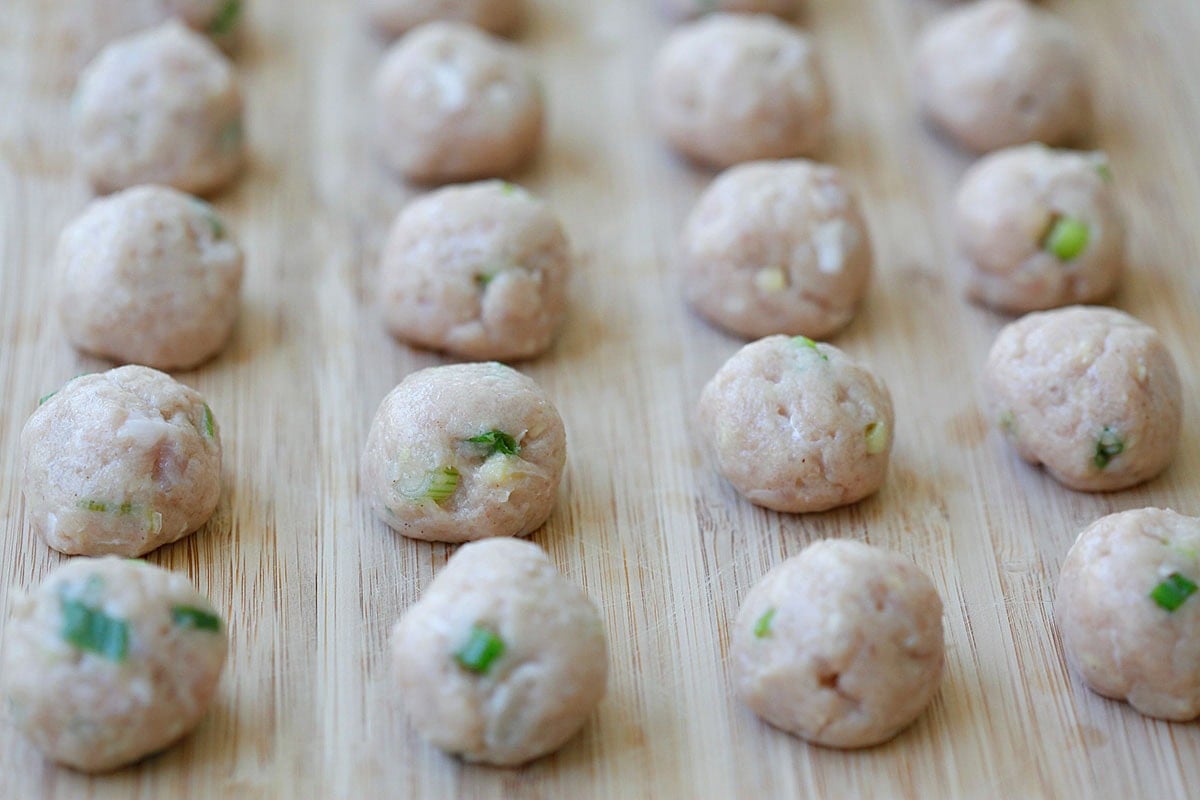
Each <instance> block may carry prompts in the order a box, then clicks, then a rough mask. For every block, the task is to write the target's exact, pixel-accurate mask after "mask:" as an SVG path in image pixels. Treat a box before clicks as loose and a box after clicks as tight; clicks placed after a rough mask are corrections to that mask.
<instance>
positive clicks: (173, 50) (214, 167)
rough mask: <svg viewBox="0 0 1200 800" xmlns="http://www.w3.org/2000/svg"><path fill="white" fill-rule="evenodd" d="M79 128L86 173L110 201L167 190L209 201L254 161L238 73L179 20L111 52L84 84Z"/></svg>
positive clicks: (77, 110) (76, 112)
mask: <svg viewBox="0 0 1200 800" xmlns="http://www.w3.org/2000/svg"><path fill="white" fill-rule="evenodd" d="M72 123H73V125H74V129H75V130H74V134H75V152H76V155H77V157H78V160H79V165H80V167H81V169H82V170H83V172H84V174H85V175H86V176H87V177H88V179H89V180H90V181H91V182H92V185H93V186H94V187H95V188H96V190H97V191H100V192H111V191H115V190H117V189H126V188H129V187H131V186H136V185H137V184H141V183H161V184H166V185H169V186H174V187H175V188H177V189H182V190H183V191H186V192H193V193H197V194H203V193H207V192H211V191H215V190H216V189H219V188H221V187H223V186H225V185H226V184H227V183H229V182H230V181H231V180H232V179H233V178H234V177H235V176H236V175H238V174H239V173H240V172H241V169H242V165H243V163H244V159H245V146H244V142H243V136H242V97H241V93H240V92H239V90H238V85H237V79H236V76H235V75H234V73H233V68H232V67H231V66H230V64H229V61H228V59H226V58H225V56H223V55H222V54H221V52H220V51H219V50H217V49H216V48H215V47H214V46H213V45H212V43H211V42H209V41H208V40H207V39H205V38H204V37H203V36H200V35H198V34H196V33H193V32H192V31H191V30H189V29H188V28H186V27H184V26H183V25H181V24H180V23H178V22H175V21H172V22H168V23H167V24H165V25H162V26H160V27H157V28H153V29H151V30H148V31H144V32H142V33H138V34H134V35H132V36H129V37H127V38H124V39H121V40H119V41H116V42H114V43H112V44H111V45H109V46H108V47H106V48H105V49H104V50H103V51H101V53H100V55H99V56H97V57H96V60H95V61H93V62H92V63H91V65H89V66H88V68H87V69H86V70H85V71H84V73H83V75H82V76H81V77H80V79H79V86H78V88H77V89H76V91H75V99H74V104H73V107H72Z"/></svg>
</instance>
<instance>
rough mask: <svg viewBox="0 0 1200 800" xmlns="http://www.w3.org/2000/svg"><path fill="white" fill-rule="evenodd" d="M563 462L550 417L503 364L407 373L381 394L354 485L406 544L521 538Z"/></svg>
mask: <svg viewBox="0 0 1200 800" xmlns="http://www.w3.org/2000/svg"><path fill="white" fill-rule="evenodd" d="M566 460H567V436H566V432H565V431H564V429H563V423H562V419H561V418H560V417H559V416H558V411H557V410H555V408H554V406H553V405H552V404H551V403H550V401H549V400H548V399H547V398H546V395H545V393H544V392H543V391H542V390H541V388H540V387H539V386H538V385H537V384H536V383H534V382H533V380H531V379H530V378H527V377H525V376H524V375H522V374H521V373H519V372H517V371H516V370H514V369H510V368H509V367H506V366H504V365H503V364H495V363H490V364H456V365H452V366H445V367H431V368H429V369H423V370H420V371H418V372H414V373H413V374H411V375H409V376H408V377H407V378H405V379H404V380H403V381H401V382H400V385H399V386H397V387H396V388H395V389H393V390H392V392H391V394H389V395H388V396H387V397H385V398H384V400H383V403H381V404H380V406H379V411H378V412H376V414H375V421H374V422H373V423H372V424H371V431H370V433H369V434H368V435H367V446H366V452H365V453H364V454H363V463H362V484H363V490H364V491H365V492H366V495H367V497H368V499H369V500H370V502H371V507H372V508H373V509H374V511H375V513H376V514H377V515H378V516H379V518H380V519H382V520H383V521H384V522H386V523H387V524H388V525H390V526H391V527H392V528H394V529H396V530H397V531H398V532H400V533H402V534H404V535H405V536H410V537H412V538H414V539H427V540H432V541H435V542H466V541H471V540H473V539H484V538H487V537H491V536H524V535H525V534H528V533H532V532H533V531H535V530H537V529H538V528H540V527H541V526H542V523H544V522H545V521H546V519H547V518H548V517H549V516H550V511H551V510H552V509H553V508H554V500H555V496H556V495H557V493H558V484H559V481H560V480H561V479H562V473H563V467H564V465H565V464H566Z"/></svg>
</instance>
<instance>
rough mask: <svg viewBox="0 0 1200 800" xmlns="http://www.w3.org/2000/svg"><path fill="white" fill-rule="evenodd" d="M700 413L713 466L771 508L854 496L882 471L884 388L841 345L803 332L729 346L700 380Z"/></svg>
mask: <svg viewBox="0 0 1200 800" xmlns="http://www.w3.org/2000/svg"><path fill="white" fill-rule="evenodd" d="M699 417H700V426H701V432H702V433H703V435H704V436H705V438H706V439H707V440H708V443H709V445H710V446H711V447H712V449H713V451H714V453H715V455H716V460H717V469H718V470H719V471H720V473H721V474H722V475H723V476H724V477H725V479H726V480H728V481H729V482H730V483H731V484H733V488H735V489H737V491H738V492H739V493H741V494H742V495H743V496H744V497H745V498H746V499H747V500H749V501H750V502H751V503H754V504H756V505H760V506H765V507H766V508H771V509H774V510H776V511H790V512H804V511H825V510H826V509H830V508H834V507H836V506H843V505H846V504H848V503H853V502H855V501H857V500H861V499H862V498H864V497H866V496H867V495H870V494H873V493H874V492H875V491H876V490H877V489H879V487H880V486H881V485H882V484H883V478H884V475H885V473H886V472H887V464H888V456H889V455H890V454H891V450H892V430H893V424H894V419H893V415H892V398H891V395H890V394H889V393H888V390H887V387H886V386H885V385H884V384H883V382H882V381H881V380H879V379H878V378H877V377H875V375H873V374H872V373H871V371H870V370H868V369H867V368H866V367H863V366H861V365H860V364H857V363H855V362H854V361H852V360H850V359H849V358H848V357H847V356H846V355H845V354H844V353H843V352H842V351H841V350H839V349H837V348H836V347H831V346H830V345H827V344H817V343H815V342H813V341H812V340H811V339H806V338H805V337H803V336H798V337H795V338H788V337H787V336H769V337H767V338H766V339H760V340H759V341H757V342H752V343H751V344H748V345H746V346H745V347H743V348H742V349H741V350H739V351H738V352H737V353H735V354H734V355H733V357H732V358H730V359H729V360H728V361H726V362H725V365H724V366H723V367H721V369H720V370H718V371H717V374H716V375H715V376H713V379H712V380H711V381H709V382H708V385H707V386H705V387H704V392H703V393H702V394H701V396H700V413H699Z"/></svg>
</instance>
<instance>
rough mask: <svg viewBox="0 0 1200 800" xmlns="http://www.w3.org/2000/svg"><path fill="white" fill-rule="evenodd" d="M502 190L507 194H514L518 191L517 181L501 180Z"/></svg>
mask: <svg viewBox="0 0 1200 800" xmlns="http://www.w3.org/2000/svg"><path fill="white" fill-rule="evenodd" d="M500 191H501V192H503V193H504V194H506V195H510V196H511V195H514V194H516V193H517V185H516V184H515V183H509V182H508V181H501V183H500Z"/></svg>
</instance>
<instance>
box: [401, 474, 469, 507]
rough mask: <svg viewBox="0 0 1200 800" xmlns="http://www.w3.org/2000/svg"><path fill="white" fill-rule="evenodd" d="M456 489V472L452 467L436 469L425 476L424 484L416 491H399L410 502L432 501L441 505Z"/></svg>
mask: <svg viewBox="0 0 1200 800" xmlns="http://www.w3.org/2000/svg"><path fill="white" fill-rule="evenodd" d="M457 488H458V470H456V469H455V468H454V467H438V468H437V469H434V470H430V471H429V472H428V473H427V474H426V475H425V483H424V484H422V485H421V488H419V489H417V490H416V491H408V490H401V491H402V493H403V494H404V496H405V497H407V498H408V499H410V500H432V501H433V502H435V503H442V502H444V501H445V500H447V499H448V498H449V497H450V495H452V494H454V491H455V490H456V489H457Z"/></svg>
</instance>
